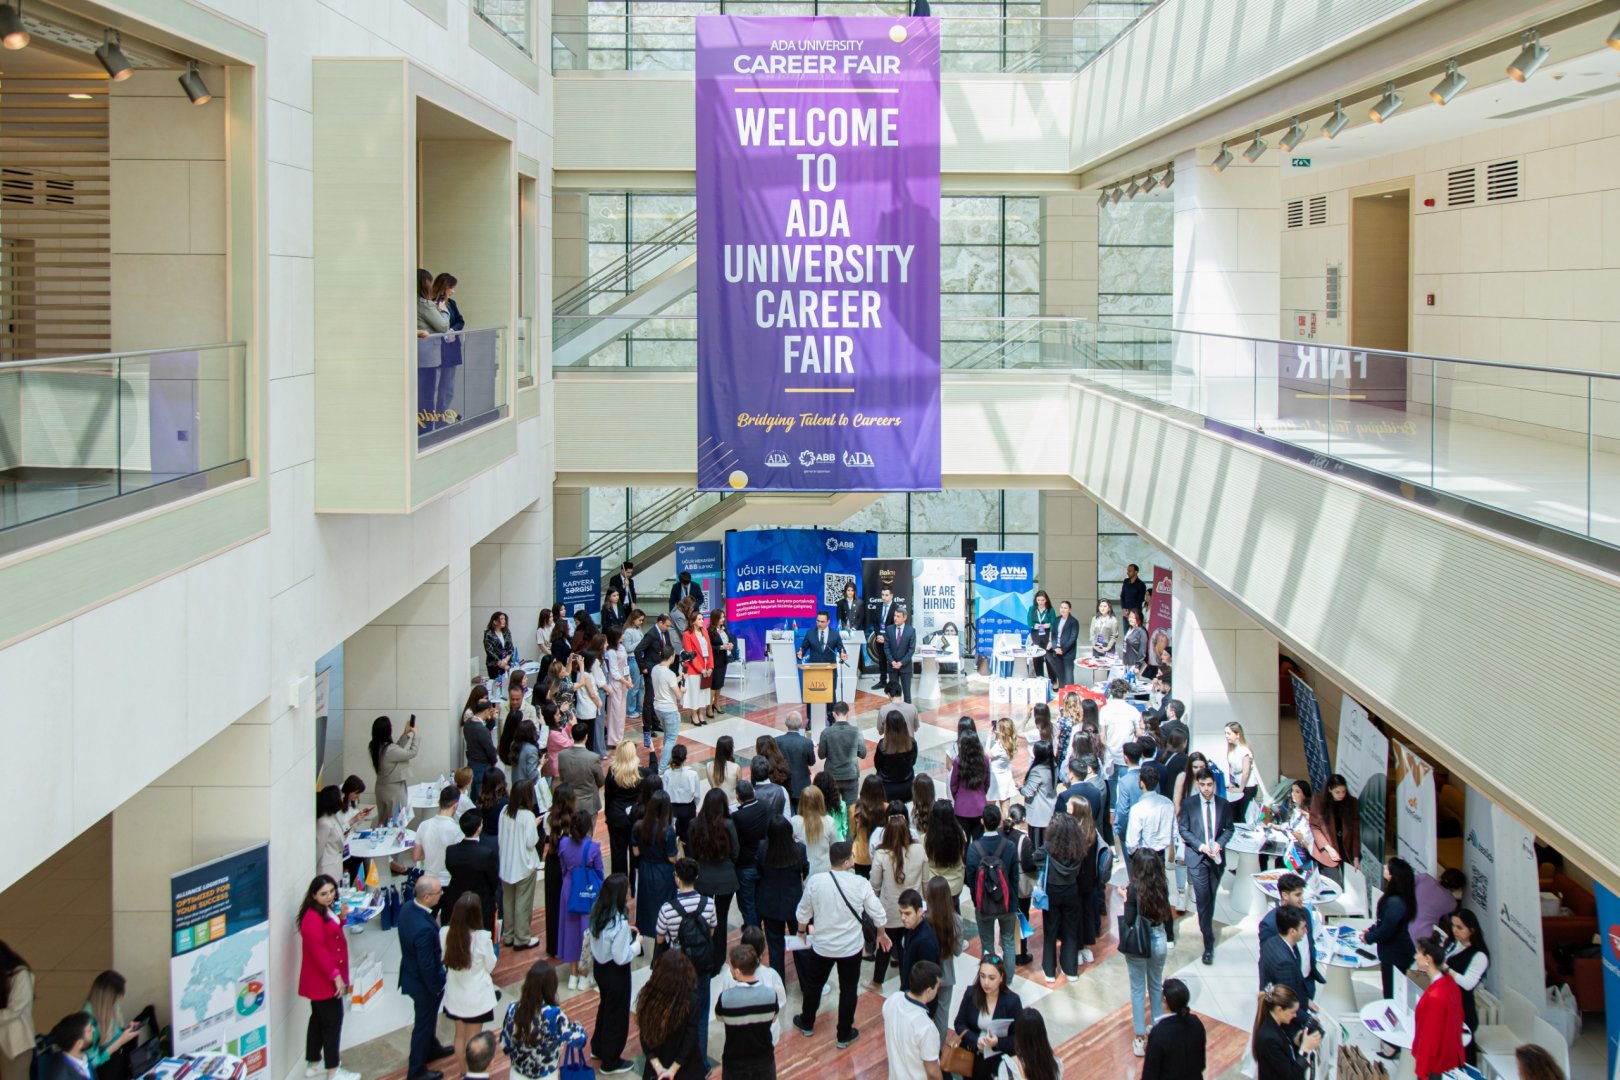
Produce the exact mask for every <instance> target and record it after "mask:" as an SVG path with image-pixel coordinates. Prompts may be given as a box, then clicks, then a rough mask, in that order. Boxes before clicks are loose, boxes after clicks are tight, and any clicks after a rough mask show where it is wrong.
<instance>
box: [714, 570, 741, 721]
mask: <svg viewBox="0 0 1620 1080" xmlns="http://www.w3.org/2000/svg"><path fill="white" fill-rule="evenodd" d="M716 599H718V598H716ZM709 648H710V649H712V650H713V652H714V679H713V683H714V685H713V686H712V687H711V688H710V689H711V692H712V695H713V696H712V697H711V698H710V700H709V710H708V715H709V716H719V715H720V703H721V700H722V699H721V695H720V692H721V691H722V690H724V689H725V685H726V668H728V667H729V666H730V665H731V660H732V657H733V655H734V654H735V653H736V651H737V639H736V638H734V637H732V636H731V629H730V628H729V627H728V626H726V612H725V608H724V606H723V605H720V604H716V605H715V608H714V611H713V613H711V614H710V615H709Z"/></svg>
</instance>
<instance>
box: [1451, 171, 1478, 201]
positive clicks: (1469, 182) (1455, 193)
mask: <svg viewBox="0 0 1620 1080" xmlns="http://www.w3.org/2000/svg"><path fill="white" fill-rule="evenodd" d="M1477 183H1478V171H1477V170H1476V169H1475V168H1474V167H1473V166H1472V165H1470V166H1469V167H1468V168H1466V169H1452V170H1451V171H1450V172H1449V173H1447V174H1446V205H1447V206H1472V205H1474V197H1475V196H1474V188H1475V185H1476V184H1477Z"/></svg>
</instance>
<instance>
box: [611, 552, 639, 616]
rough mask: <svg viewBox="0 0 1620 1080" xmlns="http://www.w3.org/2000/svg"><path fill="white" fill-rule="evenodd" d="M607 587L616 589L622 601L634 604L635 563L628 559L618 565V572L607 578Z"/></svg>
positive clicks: (633, 605) (632, 605)
mask: <svg viewBox="0 0 1620 1080" xmlns="http://www.w3.org/2000/svg"><path fill="white" fill-rule="evenodd" d="M608 588H610V589H618V590H619V595H620V596H621V597H623V598H624V602H625V603H626V604H629V605H630V606H631V607H635V606H636V564H635V563H633V562H631V561H630V560H629V559H626V560H624V565H623V566H620V567H619V572H618V573H617V574H614V575H613V576H612V577H611V578H609V579H608Z"/></svg>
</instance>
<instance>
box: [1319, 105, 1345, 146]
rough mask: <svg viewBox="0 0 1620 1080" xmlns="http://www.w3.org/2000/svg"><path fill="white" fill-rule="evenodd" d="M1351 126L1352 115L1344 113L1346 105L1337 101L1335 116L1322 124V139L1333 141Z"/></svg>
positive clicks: (1334, 108) (1334, 110)
mask: <svg viewBox="0 0 1620 1080" xmlns="http://www.w3.org/2000/svg"><path fill="white" fill-rule="evenodd" d="M1349 126H1350V115H1349V114H1348V113H1346V112H1345V111H1344V103H1343V102H1339V101H1335V102H1334V103H1333V115H1332V116H1330V117H1328V118H1327V120H1326V122H1324V123H1323V124H1322V138H1324V139H1329V140H1331V139H1333V138H1334V137H1335V136H1337V135H1338V134H1339V132H1341V131H1343V130H1344V129H1345V128H1347V127H1349Z"/></svg>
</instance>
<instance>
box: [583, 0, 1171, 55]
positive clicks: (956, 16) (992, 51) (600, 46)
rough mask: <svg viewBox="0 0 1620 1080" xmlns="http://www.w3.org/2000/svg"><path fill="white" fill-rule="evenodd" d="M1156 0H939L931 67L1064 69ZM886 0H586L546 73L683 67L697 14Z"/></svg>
mask: <svg viewBox="0 0 1620 1080" xmlns="http://www.w3.org/2000/svg"><path fill="white" fill-rule="evenodd" d="M1158 3H1159V0H1114V2H1100V0H1097V2H1093V3H1089V4H1087V5H1086V6H1085V7H1084V8H1083V9H1082V10H1081V11H1080V12H1079V13H1078V14H1076V15H1069V16H1043V15H1041V13H1040V11H1041V5H1040V4H1038V3H1018V2H1014V3H1002V4H999V5H985V4H975V3H961V2H954V0H940V2H936V3H934V4H933V5H932V9H933V13H934V15H936V16H938V18H939V20H940V28H941V42H940V67H941V70H943V71H947V72H961V73H968V72H983V73H997V72H1051V73H1070V72H1075V71H1079V70H1080V69H1081V68H1082V67H1084V66H1086V65H1087V64H1089V63H1090V62H1091V61H1092V60H1093V59H1095V58H1096V57H1097V55H1098V54H1099V53H1101V52H1102V51H1103V50H1104V49H1106V48H1107V47H1108V46H1109V45H1111V44H1112V43H1113V42H1114V41H1115V39H1117V38H1118V37H1119V36H1120V35H1121V34H1123V33H1125V31H1127V30H1129V29H1130V28H1131V27H1132V26H1133V25H1135V23H1136V21H1137V20H1138V19H1140V18H1141V17H1142V16H1143V15H1145V14H1147V12H1149V11H1151V10H1152V9H1153V8H1155V7H1157V6H1158ZM903 6H904V5H898V6H897V5H896V4H893V3H866V2H862V0H620V2H618V3H609V2H606V0H589V2H588V4H587V10H586V12H585V13H584V14H564V13H554V14H553V15H552V20H551V26H552V30H551V57H552V70H553V71H555V72H558V73H561V72H567V71H647V72H659V71H691V70H692V57H693V35H694V33H695V31H694V29H693V19H694V18H695V17H696V16H699V15H722V14H724V15H828V16H836V15H878V16H887V17H893V16H894V15H895V14H896V13H897V7H903Z"/></svg>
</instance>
